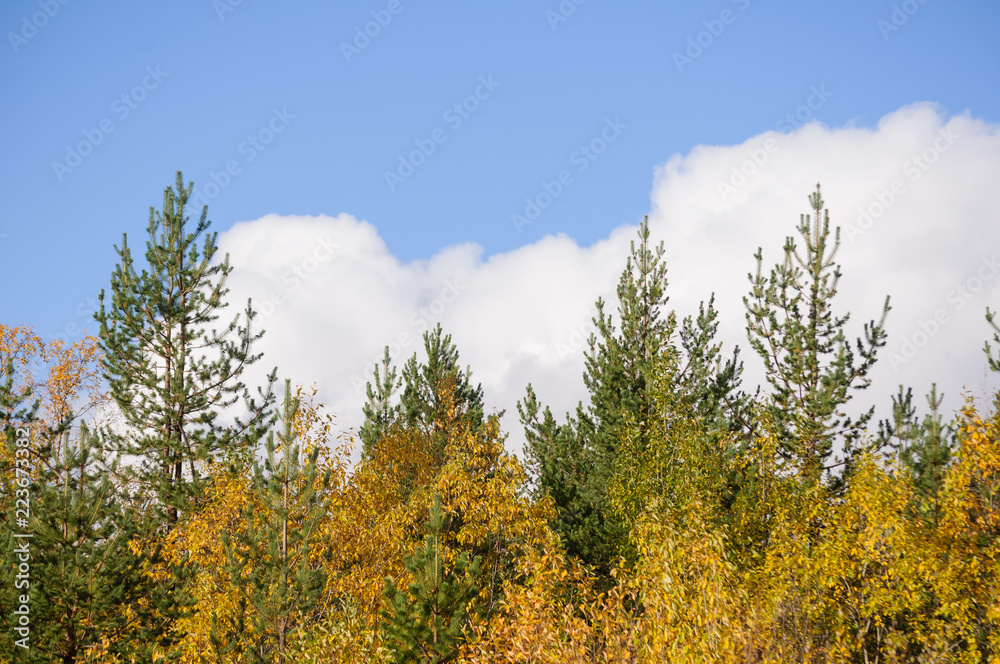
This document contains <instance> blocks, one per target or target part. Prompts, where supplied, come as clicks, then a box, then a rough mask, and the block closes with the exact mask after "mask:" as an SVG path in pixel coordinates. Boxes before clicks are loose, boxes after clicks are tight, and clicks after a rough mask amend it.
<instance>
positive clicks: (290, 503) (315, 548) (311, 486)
mask: <svg viewBox="0 0 1000 664" xmlns="http://www.w3.org/2000/svg"><path fill="white" fill-rule="evenodd" d="M298 409H299V399H298V397H293V396H292V393H291V383H290V381H285V398H284V401H283V405H282V412H281V429H280V430H279V431H278V436H277V442H276V441H275V436H274V432H271V433H270V434H268V437H267V441H266V443H265V452H266V459H265V460H264V463H263V464H261V463H259V462H254V468H253V476H252V483H251V487H252V490H253V500H251V501H250V503H249V505H248V506H247V508H246V510H245V511H244V513H243V519H244V521H245V526H244V527H243V528H240V529H238V530H237V531H236V532H235V533H233V534H232V535H228V536H225V537H224V540H223V544H224V547H225V551H226V560H227V564H226V565H227V570H226V571H227V572H228V573H229V577H230V579H231V581H232V583H233V585H234V586H235V587H236V588H237V589H238V590H239V593H240V597H241V600H240V608H241V611H240V612H238V613H237V616H236V618H235V620H232V621H228V622H226V623H225V624H220V622H222V621H219V620H218V619H217V618H216V619H215V621H214V622H215V624H214V625H213V630H212V635H211V639H212V642H213V646H214V648H215V650H216V654H217V655H218V656H219V657H220V659H221V657H222V655H225V654H228V653H229V652H230V651H235V650H239V649H240V647H241V646H242V650H243V656H244V657H246V661H247V662H249V663H252V664H271V663H272V662H274V663H276V664H284V663H285V662H286V661H288V659H287V658H288V650H289V644H290V642H291V637H292V636H293V635H294V634H295V633H296V632H297V631H299V630H301V629H303V628H304V627H305V626H307V625H308V624H309V622H310V621H311V620H313V619H314V618H316V615H315V611H316V609H317V607H318V606H319V605H320V602H321V600H322V598H323V591H324V588H325V585H326V572H325V571H324V569H323V566H322V564H321V562H322V560H324V559H326V558H325V555H320V556H317V555H316V554H317V552H322V550H323V549H324V547H325V546H326V541H327V540H326V538H325V537H324V536H322V535H321V534H320V533H319V530H318V527H319V523H320V521H321V520H322V519H323V517H324V516H326V513H327V508H328V506H329V499H328V497H327V496H325V495H324V494H325V492H326V489H327V488H328V487H329V483H330V474H329V471H327V472H326V473H325V474H323V475H321V474H320V471H319V464H318V462H317V458H318V453H319V450H318V449H314V450H311V451H308V450H303V449H301V447H300V445H299V444H298V442H297V437H298V436H297V432H296V429H295V419H296V416H297V414H298ZM325 553H329V551H328V550H327V551H326V552H325ZM247 635H250V638H246V637H247Z"/></svg>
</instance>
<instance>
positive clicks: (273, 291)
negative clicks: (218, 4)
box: [219, 104, 1000, 450]
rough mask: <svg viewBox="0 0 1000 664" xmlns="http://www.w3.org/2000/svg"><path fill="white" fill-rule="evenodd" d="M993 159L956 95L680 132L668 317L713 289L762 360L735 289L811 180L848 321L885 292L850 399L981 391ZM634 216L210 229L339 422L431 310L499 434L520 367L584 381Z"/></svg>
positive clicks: (993, 238)
mask: <svg viewBox="0 0 1000 664" xmlns="http://www.w3.org/2000/svg"><path fill="white" fill-rule="evenodd" d="M998 176H1000V134H998V127H997V126H996V125H989V124H987V123H984V122H982V121H980V120H976V119H974V118H972V117H970V115H969V114H963V115H957V116H954V117H950V118H948V117H946V116H945V115H944V114H943V112H942V111H941V110H940V109H938V108H936V107H935V106H933V105H930V104H918V105H914V106H909V107H906V108H903V109H900V110H899V111H896V112H894V113H892V114H890V115H887V116H886V117H884V118H883V119H882V120H881V121H880V122H879V124H878V126H876V127H874V128H858V127H853V126H847V127H842V128H829V127H825V126H823V125H821V124H819V123H810V124H807V125H805V126H803V127H801V128H800V129H798V130H796V131H794V132H791V133H787V134H783V133H778V132H767V133H764V134H761V135H759V136H754V137H752V138H750V139H748V140H747V141H746V142H744V143H743V144H741V145H735V146H697V147H695V148H694V149H692V150H691V152H690V153H689V154H687V155H674V156H672V157H670V158H669V159H668V160H667V161H666V163H664V164H663V165H662V166H660V167H659V168H657V169H656V171H655V174H654V179H653V187H652V192H651V210H650V226H651V232H652V236H653V239H654V240H655V241H657V242H658V241H660V240H663V241H664V242H665V245H666V248H667V252H668V270H669V272H668V276H669V279H670V287H669V289H668V292H669V294H670V297H671V304H672V305H673V307H674V308H675V309H676V310H677V312H678V314H680V315H681V316H683V315H687V314H690V313H693V312H696V311H697V306H698V303H699V302H700V301H702V300H705V299H707V297H708V296H709V295H710V294H711V293H715V295H716V304H717V308H718V309H719V310H720V321H721V323H720V337H721V339H722V340H723V341H724V342H725V343H726V345H727V347H729V348H731V347H732V345H733V344H739V345H740V347H741V348H742V349H744V352H743V359H744V360H745V365H746V383H747V384H748V386H755V385H756V384H757V383H758V382H759V381H760V380H761V378H762V372H761V364H760V362H759V360H758V358H757V357H755V356H752V354H750V353H748V352H747V350H748V349H747V348H746V346H747V344H746V336H745V335H746V333H745V319H744V307H743V303H742V297H743V295H744V294H746V292H747V290H748V287H749V285H748V282H747V279H746V277H747V273H748V272H750V271H752V270H754V269H755V262H754V259H753V254H754V252H755V251H756V250H757V248H758V247H762V248H763V252H764V266H765V269H769V268H770V266H771V265H773V264H774V262H776V261H778V260H780V258H781V247H782V246H783V244H784V240H785V237H786V236H788V235H794V234H795V226H796V224H797V223H798V219H799V214H801V213H804V212H807V211H808V203H807V200H806V196H807V195H808V194H809V193H811V192H812V191H813V190H814V189H815V186H816V183H817V182H821V183H822V184H823V189H822V191H823V197H824V199H825V201H826V206H827V208H828V209H829V210H830V217H831V223H832V224H833V225H839V226H841V228H842V231H841V248H840V252H839V254H838V260H839V262H840V263H841V264H842V266H843V273H844V276H843V278H842V279H841V284H840V296H839V297H838V302H837V305H836V306H837V307H838V308H839V310H840V311H841V312H844V311H850V312H852V320H851V325H852V326H853V331H854V333H855V335H859V334H860V333H861V325H862V324H863V323H864V322H867V321H868V320H870V319H872V318H877V317H878V315H879V313H880V311H881V306H882V302H883V301H884V298H885V296H886V295H887V294H888V295H891V296H892V307H893V309H892V312H891V313H890V315H889V320H888V326H887V327H888V331H889V343H888V345H887V347H886V348H885V349H883V351H882V355H881V360H880V362H879V364H878V366H877V368H876V370H875V372H874V375H873V384H872V387H871V388H870V390H869V394H867V395H865V397H864V400H865V401H869V400H872V401H873V402H874V403H876V404H878V405H879V406H880V414H881V415H883V416H885V414H886V407H887V405H888V403H889V397H890V395H891V394H893V393H895V390H896V386H897V385H898V384H900V383H902V384H905V385H908V386H912V387H914V391H915V393H917V394H918V395H920V394H923V393H924V392H925V391H926V390H927V389H928V388H929V386H930V383H931V382H937V383H938V388H939V391H940V390H943V391H945V392H946V393H947V400H946V404H945V405H946V407H947V408H950V409H954V408H957V407H958V406H959V405H960V404H961V398H962V394H963V390H971V391H972V393H974V394H977V395H981V394H982V393H983V391H984V389H987V388H984V384H985V383H984V381H985V380H986V374H985V361H984V355H983V353H982V350H981V349H982V345H983V340H984V339H986V338H987V337H988V336H989V334H988V327H987V326H986V324H985V322H984V319H983V314H984V311H985V308H986V307H987V306H991V307H1000V263H998V262H997V261H998V258H1000V224H998V223H997V214H996V212H995V211H994V205H993V202H992V200H991V198H992V197H991V187H992V186H993V184H994V183H995V182H996V181H997V179H998ZM635 232H636V228H635V227H634V226H623V227H619V228H616V229H614V230H612V231H611V232H610V233H609V234H608V237H607V238H605V239H603V240H601V241H599V242H597V243H595V244H594V245H592V246H590V247H580V246H579V245H578V244H577V243H576V242H575V241H574V240H573V239H572V238H569V237H567V236H565V235H558V236H549V237H545V238H543V239H540V240H538V241H537V242H535V243H533V244H529V245H525V246H523V247H520V248H518V249H516V250H513V251H510V252H507V253H502V254H496V255H494V256H490V257H484V256H483V251H482V248H481V247H479V246H477V245H475V244H464V245H459V246H453V247H447V248H444V249H442V250H441V251H440V252H439V253H438V254H436V255H435V256H433V257H432V258H430V259H429V260H422V261H413V262H409V263H402V262H401V261H399V260H398V259H397V258H395V257H394V256H393V255H392V254H391V253H390V252H389V251H388V248H387V247H386V245H385V243H384V242H383V241H382V239H381V238H380V237H379V235H378V232H377V230H376V228H375V226H373V225H372V224H371V223H369V222H367V221H363V220H358V219H356V218H355V217H353V216H351V215H349V214H340V215H339V216H336V217H331V216H318V217H298V216H278V215H268V216H266V217H263V218H261V219H258V220H256V221H251V222H243V223H239V224H236V225H234V226H233V227H232V228H231V229H230V230H228V231H226V232H225V233H223V234H221V235H220V238H219V244H220V248H221V249H222V251H223V252H228V253H229V255H230V260H231V263H232V264H233V266H234V268H235V269H234V272H233V274H232V276H231V277H230V282H229V285H230V287H231V289H232V293H231V295H232V296H233V298H234V299H235V301H245V299H246V298H248V297H251V298H253V300H254V302H255V308H257V309H258V310H259V311H261V322H262V325H263V327H264V328H265V329H266V330H267V334H266V336H265V339H264V341H263V343H262V346H261V349H262V350H263V351H264V352H265V354H266V359H265V362H266V363H268V364H270V365H273V364H278V366H279V367H280V370H281V373H282V376H283V377H285V376H287V377H290V378H292V379H293V380H294V381H295V382H298V383H303V384H306V385H309V384H312V383H315V384H316V385H317V387H318V388H319V390H320V393H321V395H322V397H323V398H324V400H325V402H326V403H327V405H328V406H329V407H330V408H331V409H332V410H333V411H334V412H335V413H337V415H338V418H339V419H338V421H339V424H340V426H341V427H342V428H343V429H348V428H352V427H353V428H354V429H356V428H357V427H358V426H359V425H360V424H361V421H362V417H361V407H362V404H363V403H364V384H365V381H367V380H370V379H371V375H372V369H373V365H374V363H375V362H376V361H378V360H379V359H380V358H381V356H382V348H383V347H384V346H385V345H387V344H388V345H390V347H391V352H392V355H393V360H394V363H395V364H396V365H397V366H399V365H401V364H402V363H403V362H404V361H405V360H406V359H407V358H408V357H410V356H411V355H412V354H413V353H414V352H417V353H418V356H421V357H422V355H423V348H422V340H421V335H422V334H423V332H424V331H426V330H427V329H429V328H430V327H432V326H433V325H434V324H436V322H438V321H440V322H441V323H442V326H443V327H444V329H445V331H446V332H448V333H450V334H452V337H453V341H454V342H455V343H456V344H457V346H458V350H459V353H460V354H461V358H462V361H463V363H467V364H469V365H470V366H471V368H472V371H473V380H474V381H475V382H481V383H482V385H483V388H484V391H485V396H486V404H487V408H488V410H492V409H496V410H498V411H499V410H505V411H506V414H505V416H504V418H503V423H504V425H505V430H506V431H508V432H509V433H510V438H509V440H508V444H509V447H511V448H512V449H515V450H518V449H520V448H521V445H522V443H523V432H522V431H521V428H520V426H519V424H518V422H517V413H516V407H515V404H516V402H517V400H518V399H520V398H521V397H522V396H523V394H524V389H525V386H526V385H527V384H528V383H529V382H531V383H533V384H534V386H535V388H536V391H537V392H538V393H539V397H540V398H541V400H542V401H543V403H546V404H550V405H551V406H552V407H553V410H554V411H555V412H556V413H557V414H558V415H560V416H561V415H562V414H563V413H564V412H565V411H567V410H572V409H573V408H575V405H576V403H577V402H578V401H579V400H581V399H583V400H585V399H586V391H585V389H584V387H583V384H582V380H581V374H582V371H583V349H584V346H585V339H586V337H587V336H588V335H589V333H590V331H591V330H592V324H591V322H590V319H591V316H592V315H593V313H594V301H595V300H596V299H597V298H598V296H601V297H603V298H604V299H605V300H608V301H610V302H614V301H615V298H614V289H615V285H616V283H617V280H618V276H619V275H620V273H621V270H622V268H623V266H624V261H625V257H626V255H627V253H628V245H629V242H630V241H631V240H632V239H634V238H635Z"/></svg>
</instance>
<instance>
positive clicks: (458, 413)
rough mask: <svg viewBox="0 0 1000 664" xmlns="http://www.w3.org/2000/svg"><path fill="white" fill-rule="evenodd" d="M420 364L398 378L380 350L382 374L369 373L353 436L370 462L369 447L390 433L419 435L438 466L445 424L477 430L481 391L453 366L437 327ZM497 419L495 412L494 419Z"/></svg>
mask: <svg viewBox="0 0 1000 664" xmlns="http://www.w3.org/2000/svg"><path fill="white" fill-rule="evenodd" d="M423 338H424V351H425V353H426V354H427V361H426V362H419V361H418V360H417V354H416V353H414V354H413V356H412V357H411V358H410V359H409V360H408V361H407V362H406V365H405V366H404V367H403V372H402V376H401V377H400V378H399V379H397V377H396V370H395V368H392V367H391V365H390V362H391V360H390V358H389V350H388V348H386V351H385V357H384V359H383V361H382V374H381V375H380V374H379V369H378V366H376V367H375V388H374V389H373V387H372V384H371V383H368V403H367V404H366V405H365V408H364V414H365V422H364V424H363V425H362V426H361V429H360V430H359V433H360V434H361V437H362V443H363V445H364V448H363V456H364V457H365V458H368V457H370V456H371V454H372V451H373V449H374V446H375V445H376V444H377V443H378V441H379V440H380V439H381V438H382V437H383V436H385V434H386V433H387V432H388V431H389V430H390V429H391V428H392V427H393V426H398V427H400V428H401V429H403V430H409V431H411V432H419V433H421V434H423V435H424V436H425V437H426V438H427V444H428V446H429V449H430V451H431V453H432V455H433V456H434V458H435V460H436V463H437V465H438V466H440V465H442V464H443V463H444V453H445V448H446V446H447V440H448V431H446V430H445V428H446V423H449V422H450V423H453V424H452V425H453V426H464V425H468V426H469V427H470V428H471V429H472V430H478V429H479V428H480V427H482V425H483V388H482V385H477V386H476V387H472V383H471V378H472V371H471V369H470V368H469V367H466V368H465V370H464V371H463V370H462V368H461V366H460V365H459V356H458V349H457V348H456V347H455V344H453V343H452V341H451V335H450V334H444V331H443V330H442V328H441V324H440V323H439V324H438V325H437V326H436V327H435V329H434V330H429V331H427V332H424V337H423ZM400 386H402V387H403V392H402V395H401V398H400V402H399V403H398V404H396V405H391V404H390V401H391V398H392V396H393V395H394V394H395V392H396V390H397V389H398V388H399V387H400ZM502 415H503V412H502V411H501V412H500V413H499V414H498V415H497V417H500V416H502Z"/></svg>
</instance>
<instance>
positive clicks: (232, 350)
mask: <svg viewBox="0 0 1000 664" xmlns="http://www.w3.org/2000/svg"><path fill="white" fill-rule="evenodd" d="M183 185H184V183H183V179H182V176H181V173H180V172H178V173H177V182H176V190H174V189H173V188H170V187H168V188H167V189H166V190H165V192H164V196H163V209H162V210H161V211H159V212H157V211H155V210H154V209H153V208H150V213H149V227H148V229H147V232H148V234H149V239H148V240H147V242H146V256H145V257H146V262H147V264H148V266H147V267H148V269H143V270H142V271H141V272H139V271H138V268H137V266H136V264H135V261H134V259H133V257H132V252H131V250H130V249H129V247H128V242H127V240H128V238H127V236H125V235H123V236H122V246H121V248H120V249H119V248H117V247H116V251H117V253H118V256H119V258H120V263H119V264H118V265H117V267H116V268H115V270H114V272H113V274H112V277H111V295H112V296H111V302H110V306H109V308H106V304H105V299H104V291H101V295H100V311H98V312H97V313H95V314H94V318H95V319H96V320H97V321H98V322H99V323H100V339H101V349H102V350H103V351H104V355H105V359H104V369H105V374H104V375H105V378H106V379H107V381H108V384H109V386H110V390H111V395H112V397H113V398H114V400H115V402H116V403H117V404H118V407H119V409H120V410H121V413H122V416H123V417H124V420H125V422H126V423H127V424H128V426H129V428H130V429H131V431H130V432H129V434H128V435H125V436H114V435H113V434H111V433H110V432H109V436H110V438H111V439H112V440H114V441H115V442H116V443H117V452H118V453H120V454H124V455H129V456H135V457H138V458H139V459H140V460H141V462H142V467H141V472H140V475H139V476H140V479H141V481H142V482H143V483H144V485H146V486H147V487H148V488H149V489H152V490H153V491H154V492H155V494H156V496H157V498H158V499H159V503H160V505H161V507H162V508H164V509H165V510H166V519H167V522H168V524H173V523H175V522H176V521H177V518H178V514H179V513H180V512H181V511H182V510H184V509H187V508H188V507H189V506H191V501H192V500H194V501H195V502H197V497H198V496H199V495H202V491H201V488H202V486H203V482H204V478H203V477H202V473H201V472H200V470H199V465H200V464H203V463H205V462H211V461H213V460H216V459H217V458H218V457H219V456H221V455H222V454H225V453H226V452H227V451H228V450H229V448H230V447H232V446H233V445H235V444H237V443H238V442H239V441H241V440H246V439H249V438H253V435H252V434H253V432H254V431H257V430H263V429H264V428H266V427H267V426H268V425H269V424H270V422H271V421H272V419H273V414H272V403H273V395H272V393H271V387H270V384H269V385H268V389H267V392H266V393H264V392H262V391H261V392H260V395H259V396H260V400H261V401H260V403H257V402H256V401H255V400H254V399H252V398H251V397H250V394H249V392H248V390H247V389H246V387H245V386H244V384H243V383H242V382H241V380H240V377H241V375H242V374H243V372H244V370H245V369H246V368H247V367H249V366H250V365H252V364H253V363H255V362H256V361H257V360H259V359H260V357H261V355H260V354H256V355H255V354H253V352H252V347H253V345H254V343H255V342H256V341H258V340H259V339H260V337H261V335H262V334H263V332H258V333H254V332H253V331H252V325H253V320H254V317H255V312H254V311H253V308H252V307H251V305H250V303H249V302H248V303H247V308H246V311H245V314H244V316H245V317H244V320H243V321H242V323H241V320H240V316H236V317H235V318H233V320H232V321H231V322H230V323H229V324H228V325H226V326H225V327H224V328H223V329H221V330H217V329H216V328H215V327H212V323H214V321H216V320H217V319H218V317H219V312H220V311H221V310H222V309H224V308H225V307H226V306H228V304H227V303H226V302H225V299H224V298H225V296H226V294H227V293H228V289H227V288H226V287H225V282H226V278H227V276H228V275H229V274H230V272H231V271H232V268H231V267H230V265H229V259H228V256H227V257H226V259H225V260H223V261H222V262H221V263H216V264H214V265H213V264H212V259H213V258H214V257H215V253H216V234H215V233H207V231H208V228H209V225H210V222H209V221H208V218H207V215H208V208H207V206H205V208H204V209H203V210H202V213H201V218H200V219H199V221H198V223H197V225H196V226H195V228H194V230H193V232H191V231H190V228H189V226H188V221H189V219H188V217H187V216H186V213H187V210H186V206H187V203H188V200H189V199H190V196H191V190H192V188H193V186H194V183H189V185H188V187H187V188H185V187H184V186H183ZM202 236H204V242H203V244H202V247H201V249H200V250H199V247H198V240H199V238H201V237H202ZM274 376H275V372H272V373H271V376H270V377H269V380H270V381H272V382H273V380H274ZM241 396H242V397H243V400H244V403H245V407H246V409H247V411H248V412H249V417H248V418H247V419H246V420H245V421H241V420H240V419H237V420H236V423H235V425H234V426H232V427H225V426H223V425H221V424H219V422H218V421H217V418H218V415H219V413H220V411H222V410H223V409H225V408H228V407H230V406H233V405H234V404H235V403H236V402H237V401H238V400H239V398H240V397H241ZM248 434H250V435H248Z"/></svg>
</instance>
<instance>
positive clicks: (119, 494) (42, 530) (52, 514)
mask: <svg viewBox="0 0 1000 664" xmlns="http://www.w3.org/2000/svg"><path fill="white" fill-rule="evenodd" d="M51 442H52V441H51V440H50V441H47V442H44V443H42V445H41V447H42V451H41V453H42V454H43V455H44V456H48V457H49V461H50V463H48V464H42V465H40V466H39V468H38V479H37V481H36V483H35V485H34V487H33V491H34V494H35V496H36V509H35V519H34V522H33V524H32V525H33V528H32V530H33V535H34V537H33V539H32V544H33V546H34V547H35V550H36V553H35V554H34V555H33V560H32V574H33V576H34V577H35V579H36V581H35V582H34V583H33V591H34V593H33V595H34V596H33V598H32V601H33V602H34V606H35V607H37V608H38V613H36V614H35V616H34V621H33V624H34V625H35V626H36V631H35V635H34V638H33V643H34V647H35V648H36V649H37V652H40V653H45V655H44V656H43V657H42V658H41V659H40V660H39V661H52V659H51V658H52V657H58V658H59V661H62V662H66V663H70V662H77V661H84V659H85V655H86V654H87V650H88V649H89V648H92V647H93V646H95V645H96V644H99V643H101V642H102V641H106V642H107V643H108V646H107V650H106V652H107V653H108V654H109V655H117V656H118V657H121V658H123V659H127V658H130V657H136V658H138V659H140V660H143V661H152V659H153V657H154V653H155V652H157V651H159V652H163V651H164V650H166V649H168V648H169V646H170V645H172V644H173V643H174V642H175V640H176V634H173V633H172V632H173V630H172V628H171V623H172V622H173V621H176V620H178V619H179V618H182V617H184V616H186V615H188V614H189V609H190V607H191V600H190V598H188V597H186V596H183V595H178V594H177V593H175V592H174V591H173V589H172V587H171V585H170V584H169V583H166V584H165V583H162V582H160V581H157V580H154V579H153V578H152V577H150V576H149V575H148V574H147V573H146V570H147V569H148V568H149V567H151V566H156V565H160V564H161V563H163V562H164V559H163V556H162V555H161V549H160V548H159V547H154V548H153V549H137V548H135V549H134V548H133V547H132V546H130V542H132V540H133V539H138V538H139V537H141V535H142V534H143V533H145V532H147V530H148V526H147V525H146V524H145V520H146V519H147V518H148V515H145V514H143V513H142V512H141V511H140V510H139V509H137V505H135V504H134V502H133V501H132V497H131V496H130V495H129V493H128V490H127V487H125V486H123V485H122V484H121V483H120V482H118V481H116V479H115V478H116V477H117V476H118V475H119V473H118V470H119V468H118V459H115V458H109V457H107V456H105V455H103V454H102V449H101V445H100V441H99V440H98V439H97V437H96V436H95V435H94V434H93V433H92V432H90V431H89V430H88V429H87V427H86V426H84V425H81V427H80V430H79V434H78V435H77V436H76V437H75V439H71V437H70V434H69V432H66V433H65V434H64V435H63V436H62V437H61V441H60V443H59V445H52V444H51ZM174 571H175V572H176V573H177V574H179V575H181V576H182V577H183V575H184V572H183V571H182V570H174Z"/></svg>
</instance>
